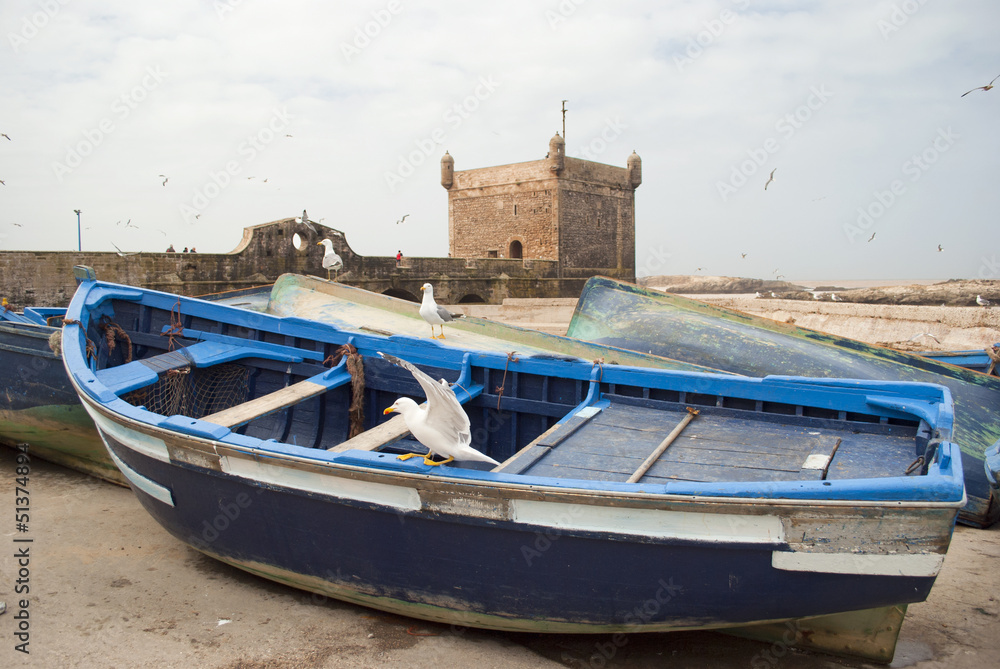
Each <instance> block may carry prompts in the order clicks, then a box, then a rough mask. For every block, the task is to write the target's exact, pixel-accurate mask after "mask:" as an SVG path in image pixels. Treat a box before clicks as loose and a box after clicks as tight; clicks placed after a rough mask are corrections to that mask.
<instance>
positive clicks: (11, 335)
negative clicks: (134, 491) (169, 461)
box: [0, 323, 126, 485]
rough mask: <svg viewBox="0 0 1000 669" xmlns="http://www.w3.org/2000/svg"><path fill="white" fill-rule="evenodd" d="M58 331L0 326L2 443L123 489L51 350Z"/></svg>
mask: <svg viewBox="0 0 1000 669" xmlns="http://www.w3.org/2000/svg"><path fill="white" fill-rule="evenodd" d="M58 332H59V330H58V329H57V328H53V327H46V326H40V325H32V324H23V323H0V355H2V361H3V364H0V388H3V391H2V392H0V442H4V443H7V444H8V445H13V444H22V443H26V444H29V445H30V448H31V455H32V457H38V458H41V459H42V460H48V461H49V462H54V463H56V464H59V465H62V466H64V467H69V468H70V469H75V470H77V471H81V472H84V473H87V474H90V475H92V476H96V477H98V478H101V479H104V480H106V481H110V482H112V483H117V484H119V485H125V484H126V482H125V478H124V477H123V476H122V474H121V472H119V471H118V468H117V467H115V465H114V463H113V462H112V461H111V459H110V458H109V457H108V454H107V451H106V450H105V448H104V444H103V443H102V442H101V439H100V438H99V437H98V434H97V431H96V430H95V429H94V423H93V421H91V419H90V416H88V415H87V412H86V411H85V410H84V408H83V406H82V405H81V404H80V400H79V398H78V397H77V395H76V392H74V390H73V386H72V385H71V384H70V382H69V378H68V377H67V376H66V369H65V368H64V367H63V365H62V359H61V358H60V356H59V355H58V354H57V353H55V352H53V350H52V348H51V347H50V345H49V338H50V337H51V336H52V334H53V333H58Z"/></svg>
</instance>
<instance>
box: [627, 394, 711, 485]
mask: <svg viewBox="0 0 1000 669" xmlns="http://www.w3.org/2000/svg"><path fill="white" fill-rule="evenodd" d="M687 412H688V415H687V416H685V417H684V418H683V419H682V420H681V422H679V423H678V424H677V427H675V428H674V429H673V430H671V431H670V434H668V435H667V436H666V437H665V438H664V439H663V441H661V442H660V445H659V446H657V447H656V448H655V449H654V450H653V452H652V453H650V454H649V457H648V458H646V459H645V460H643V462H642V464H641V465H639V466H638V468H636V470H635V472H634V473H633V474H632V475H631V476H629V477H628V481H626V483H638V482H639V479H641V478H642V476H643V474H645V473H646V472H647V471H649V468H650V467H652V466H653V463H654V462H656V461H657V460H658V459H659V457H660V456H661V455H663V452H664V451H665V450H667V448H669V447H670V444H672V443H674V440H675V439H677V437H679V436H680V434H681V432H682V431H683V430H684V428H686V427H687V426H688V423H690V422H691V421H692V420H694V417H695V416H697V415H698V410H697V409H692V408H691V407H688V409H687Z"/></svg>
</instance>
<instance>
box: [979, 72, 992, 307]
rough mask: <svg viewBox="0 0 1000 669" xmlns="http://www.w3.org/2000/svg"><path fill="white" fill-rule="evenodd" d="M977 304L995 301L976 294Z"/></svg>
mask: <svg viewBox="0 0 1000 669" xmlns="http://www.w3.org/2000/svg"><path fill="white" fill-rule="evenodd" d="M994 81H995V80H994ZM976 304H978V305H979V306H981V307H988V306H990V305H991V304H993V303H992V302H990V301H989V300H987V299H986V298H985V297H983V296H982V295H976Z"/></svg>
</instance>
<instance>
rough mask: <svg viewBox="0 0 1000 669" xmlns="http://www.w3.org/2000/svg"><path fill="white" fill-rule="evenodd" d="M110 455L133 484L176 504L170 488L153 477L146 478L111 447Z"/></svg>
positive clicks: (169, 504) (169, 502) (159, 498)
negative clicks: (123, 460)
mask: <svg viewBox="0 0 1000 669" xmlns="http://www.w3.org/2000/svg"><path fill="white" fill-rule="evenodd" d="M108 455H110V456H111V459H112V460H113V461H114V463H115V465H116V466H117V467H118V469H120V470H121V472H122V474H124V475H125V478H127V479H128V480H129V482H130V483H131V484H132V485H134V486H135V487H136V488H138V489H139V490H141V491H143V492H144V493H146V494H147V495H149V496H151V497H155V498H156V499H158V500H160V501H161V502H163V503H164V504H166V505H167V506H173V505H174V495H173V493H172V492H170V488H167V487H165V486H162V485H160V484H159V483H157V482H156V481H153V480H152V479H148V478H146V477H145V476H143V475H142V474H140V473H139V472H137V471H136V470H134V469H132V468H131V467H129V466H128V465H127V464H125V463H124V462H122V460H121V458H119V457H118V456H117V455H115V453H114V451H112V450H111V449H110V448H108Z"/></svg>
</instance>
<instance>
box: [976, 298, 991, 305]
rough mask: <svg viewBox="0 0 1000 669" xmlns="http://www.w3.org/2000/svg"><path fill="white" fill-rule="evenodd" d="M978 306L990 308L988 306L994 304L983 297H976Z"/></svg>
mask: <svg viewBox="0 0 1000 669" xmlns="http://www.w3.org/2000/svg"><path fill="white" fill-rule="evenodd" d="M976 304H978V305H979V306H981V307H988V306H990V305H991V304H993V303H992V302H990V301H989V300H987V299H986V298H985V297H983V296H982V295H976Z"/></svg>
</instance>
